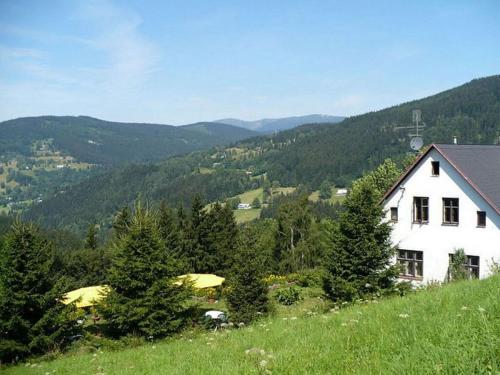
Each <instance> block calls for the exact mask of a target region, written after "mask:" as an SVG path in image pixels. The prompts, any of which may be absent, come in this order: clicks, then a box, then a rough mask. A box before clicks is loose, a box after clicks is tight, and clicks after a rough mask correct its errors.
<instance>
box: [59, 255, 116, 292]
mask: <svg viewBox="0 0 500 375" xmlns="http://www.w3.org/2000/svg"><path fill="white" fill-rule="evenodd" d="M111 256H112V254H111V249H108V248H105V247H98V248H96V249H90V248H83V249H78V250H66V251H63V252H61V251H60V252H59V257H58V258H59V260H60V265H59V268H60V271H59V274H63V275H65V276H66V277H67V279H68V283H70V285H71V289H77V288H83V287H87V286H93V285H101V284H106V283H107V276H108V270H109V267H110V265H111Z"/></svg>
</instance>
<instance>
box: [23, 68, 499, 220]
mask: <svg viewBox="0 0 500 375" xmlns="http://www.w3.org/2000/svg"><path fill="white" fill-rule="evenodd" d="M415 108H420V109H421V110H422V118H423V120H424V121H425V123H426V128H425V131H424V141H425V143H427V144H429V143H432V142H443V143H446V142H450V141H451V139H452V137H453V136H457V137H458V139H459V142H460V143H490V144H491V143H496V142H498V141H499V137H500V76H492V77H488V78H483V79H478V80H474V81H471V82H470V83H467V84H465V85H462V86H460V87H457V88H454V89H451V90H448V91H445V92H443V93H440V94H437V95H434V96H431V97H428V98H425V99H421V100H417V101H414V102H410V103H405V104H401V105H398V106H394V107H391V108H388V109H385V110H381V111H378V112H373V113H367V114H365V115H361V116H355V117H351V118H348V119H346V120H344V121H343V122H341V123H339V124H336V125H335V126H331V125H306V126H301V127H298V128H296V129H293V130H289V131H284V132H281V133H278V134H276V135H274V136H259V137H255V138H250V139H248V140H244V141H241V142H239V143H237V144H236V145H233V146H231V147H225V148H222V147H219V148H216V149H212V150H210V151H207V152H198V153H194V154H190V155H186V156H182V157H177V158H171V159H169V160H166V161H164V162H162V163H159V164H156V165H150V166H136V167H130V168H125V169H121V170H120V169H118V170H115V171H113V172H112V173H109V174H106V175H102V176H99V177H97V178H91V179H89V180H86V181H84V182H83V183H82V184H80V185H77V186H74V187H73V188H71V189H68V190H67V191H66V192H65V193H64V194H59V195H58V196H57V197H54V198H53V199H50V200H48V201H44V202H43V203H41V204H40V205H37V206H35V207H33V209H32V210H31V212H30V213H29V218H32V219H36V220H38V219H40V220H41V221H42V222H43V223H45V224H46V225H50V226H63V227H68V226H72V227H74V228H78V227H79V228H83V227H86V226H87V225H88V223H89V222H91V221H96V222H100V223H102V224H105V225H109V222H110V219H111V216H112V215H113V214H114V213H115V211H116V210H117V209H118V208H120V207H121V206H123V205H127V204H132V203H133V201H134V200H135V199H136V198H137V197H138V196H139V194H140V196H141V197H142V198H144V199H148V200H149V202H150V203H152V204H154V203H158V202H159V200H161V199H165V200H166V201H167V202H168V203H170V204H171V205H174V206H177V205H178V204H179V203H180V202H183V203H187V202H189V200H190V199H189V198H190V197H191V196H193V195H194V194H196V193H201V194H202V195H203V196H204V197H205V198H206V199H207V200H208V201H215V200H218V199H224V198H227V197H231V196H234V195H237V194H241V193H243V192H244V191H247V190H252V189H256V188H258V187H260V186H261V184H262V182H263V180H264V179H263V176H264V174H265V176H266V179H267V180H269V181H272V182H276V183H278V184H279V185H281V186H298V185H299V184H304V185H308V186H309V188H310V189H312V190H316V189H318V187H319V185H320V184H321V183H322V182H323V181H325V180H328V181H330V182H331V183H334V184H335V185H336V186H340V187H341V186H345V185H347V184H349V183H350V181H351V180H352V179H353V178H356V177H358V176H360V175H361V174H362V173H363V171H366V170H370V169H372V168H374V167H375V166H377V165H378V164H380V163H381V162H382V161H383V160H384V159H385V158H387V157H392V158H395V159H401V158H404V157H405V156H406V155H407V153H408V152H409V146H408V143H409V139H408V136H407V133H408V131H407V130H404V129H403V130H401V129H400V130H398V129H396V128H397V127H399V126H402V125H406V124H408V123H410V122H411V114H412V110H413V109H415ZM82 202H84V203H83V204H82Z"/></svg>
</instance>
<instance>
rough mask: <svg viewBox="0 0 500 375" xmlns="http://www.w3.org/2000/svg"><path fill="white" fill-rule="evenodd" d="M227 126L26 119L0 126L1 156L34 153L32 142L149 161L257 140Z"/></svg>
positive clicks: (107, 159) (103, 158) (98, 158)
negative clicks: (216, 146)
mask: <svg viewBox="0 0 500 375" xmlns="http://www.w3.org/2000/svg"><path fill="white" fill-rule="evenodd" d="M257 134H258V133H257V132H255V131H253V130H249V129H244V128H241V127H236V126H233V125H229V124H221V123H214V122H200V123H196V124H189V125H184V126H172V125H160V124H138V123H120V122H111V121H104V120H99V119H96V118H92V117H88V116H39V117H24V118H18V119H14V120H9V121H4V122H1V123H0V155H5V154H9V153H10V154H20V155H23V156H28V157H29V156H32V155H33V145H34V143H35V142H36V141H47V142H49V141H50V143H51V147H52V148H54V149H56V150H58V151H60V152H63V153H64V154H67V155H70V156H72V157H73V158H75V159H77V160H79V161H82V162H86V163H90V164H99V165H105V166H109V165H119V164H124V163H127V162H134V163H138V162H150V161H157V160H162V159H165V158H167V157H169V156H172V155H179V154H185V153H188V152H191V151H195V150H203V149H207V148H210V147H212V146H215V145H223V144H228V143H231V142H235V141H238V140H241V139H243V138H248V137H251V136H255V135H257Z"/></svg>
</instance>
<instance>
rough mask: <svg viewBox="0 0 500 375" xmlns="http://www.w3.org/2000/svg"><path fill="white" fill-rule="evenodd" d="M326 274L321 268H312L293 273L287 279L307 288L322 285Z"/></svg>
mask: <svg viewBox="0 0 500 375" xmlns="http://www.w3.org/2000/svg"><path fill="white" fill-rule="evenodd" d="M324 274H325V273H324V270H322V269H321V268H311V269H306V270H303V271H300V272H296V273H291V274H289V275H288V276H287V280H288V281H289V282H293V283H297V285H299V286H302V287H305V288H307V287H314V286H316V287H320V286H322V284H323V278H324Z"/></svg>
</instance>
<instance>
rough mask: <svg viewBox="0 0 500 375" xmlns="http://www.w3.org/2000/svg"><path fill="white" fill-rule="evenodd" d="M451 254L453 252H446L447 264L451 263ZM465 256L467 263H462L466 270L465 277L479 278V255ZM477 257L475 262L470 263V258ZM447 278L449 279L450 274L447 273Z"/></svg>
mask: <svg viewBox="0 0 500 375" xmlns="http://www.w3.org/2000/svg"><path fill="white" fill-rule="evenodd" d="M453 256H454V254H448V258H449V260H448V264H449V265H451V262H452V261H453ZM465 257H466V258H467V263H465V264H464V267H465V269H466V271H467V278H468V279H469V280H472V279H479V276H480V273H479V271H480V265H481V257H480V256H479V255H467V254H465ZM476 259H477V264H472V260H476ZM448 279H450V280H451V275H450V273H448Z"/></svg>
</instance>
